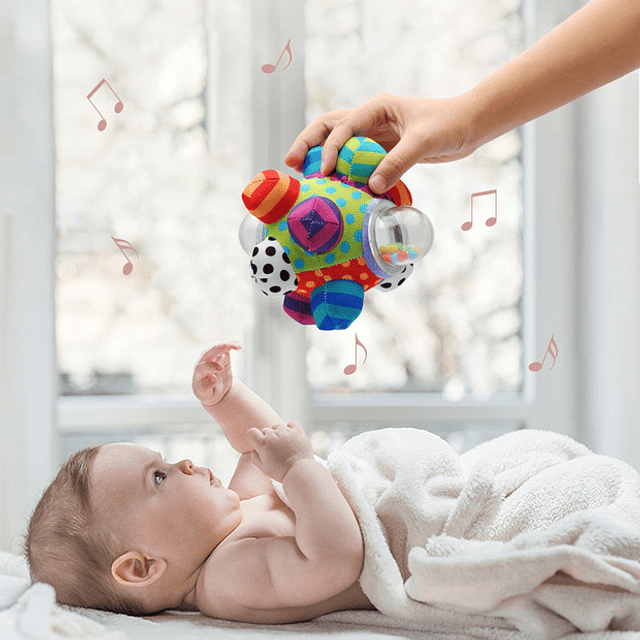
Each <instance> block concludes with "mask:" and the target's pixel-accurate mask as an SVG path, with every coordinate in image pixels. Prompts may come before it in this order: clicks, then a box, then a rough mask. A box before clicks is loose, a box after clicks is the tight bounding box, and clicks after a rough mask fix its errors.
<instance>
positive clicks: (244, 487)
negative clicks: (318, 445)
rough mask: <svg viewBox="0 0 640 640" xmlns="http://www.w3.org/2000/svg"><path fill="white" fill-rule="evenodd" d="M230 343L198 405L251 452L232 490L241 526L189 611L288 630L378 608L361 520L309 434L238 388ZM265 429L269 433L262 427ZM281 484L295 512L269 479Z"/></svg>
mask: <svg viewBox="0 0 640 640" xmlns="http://www.w3.org/2000/svg"><path fill="white" fill-rule="evenodd" d="M233 348H238V347H237V345H233V344H230V343H226V344H224V343H223V344H220V345H216V346H215V347H213V348H212V349H210V350H209V351H207V352H206V353H205V354H204V356H203V357H202V360H201V362H200V363H199V365H198V366H197V367H196V370H195V372H194V380H193V388H194V393H195V394H196V397H198V399H199V400H200V401H201V402H202V404H203V406H204V407H205V409H207V411H208V412H209V413H210V414H211V415H212V416H213V417H214V418H215V420H216V421H217V422H218V424H219V425H220V426H221V427H222V429H223V431H224V433H225V435H226V436H227V439H228V440H229V442H230V443H231V445H232V446H233V447H234V448H235V449H237V450H238V451H240V452H241V453H242V456H241V459H240V462H239V464H238V468H237V469H236V472H235V474H234V476H233V478H232V480H231V482H230V483H229V489H231V490H232V491H234V492H236V493H237V494H238V496H239V497H240V500H241V502H240V506H241V512H242V520H241V522H240V524H239V525H238V527H237V528H236V529H235V530H234V531H233V532H231V533H230V534H229V535H228V536H227V537H226V538H225V539H224V540H223V541H222V542H221V543H220V544H219V545H218V546H217V547H216V549H215V550H214V551H213V552H212V553H211V555H210V556H209V558H208V559H207V560H206V562H205V563H204V565H203V567H202V568H201V570H200V573H199V575H198V579H197V583H196V585H195V588H194V589H193V590H192V591H190V592H189V593H188V594H186V596H185V598H184V604H185V605H187V606H192V607H195V608H197V609H198V610H200V611H201V612H202V613H205V614H206V615H209V616H212V617H216V618H224V619H227V620H237V621H241V622H254V623H256V622H257V623H267V624H268V623H285V622H297V621H301V620H309V619H311V618H314V617H317V616H319V615H323V614H325V613H329V612H331V611H338V610H344V609H371V608H373V607H372V605H371V603H370V602H369V600H368V599H367V598H366V596H365V595H364V594H363V592H362V590H361V589H360V586H359V584H358V582H357V580H358V577H359V575H360V572H361V570H362V563H363V558H364V546H363V542H362V536H361V533H360V528H359V525H358V522H357V520H356V518H355V515H354V514H353V512H352V511H351V508H350V507H349V505H348V503H347V501H346V500H345V498H344V496H343V495H342V494H341V492H340V490H339V489H338V487H337V485H336V483H335V482H334V480H333V478H332V477H331V475H330V473H329V472H328V471H327V469H325V467H324V466H323V465H322V464H320V463H319V462H317V461H316V460H315V459H314V457H313V453H312V451H311V446H310V444H309V440H308V438H307V436H306V434H305V433H304V431H303V429H302V427H301V426H300V425H299V424H298V423H295V422H291V423H289V424H287V425H284V424H282V420H281V418H280V417H279V416H278V415H277V414H276V413H275V411H273V409H272V408H271V407H269V406H268V405H267V404H266V403H265V402H264V401H262V400H261V399H260V398H259V397H258V396H256V395H255V394H254V393H253V392H251V391H250V390H249V389H248V388H247V387H245V386H244V385H243V384H242V383H241V382H239V381H237V380H233V378H232V375H231V371H230V359H229V351H230V350H231V349H233ZM256 426H260V428H256ZM270 478H273V479H274V480H277V481H278V482H282V486H283V488H284V491H285V493H286V495H287V499H288V500H289V501H290V503H291V506H292V508H289V507H288V506H287V505H285V504H284V503H283V502H282V500H281V499H280V498H279V497H278V495H277V494H276V492H275V490H274V488H273V484H272V482H271V480H270Z"/></svg>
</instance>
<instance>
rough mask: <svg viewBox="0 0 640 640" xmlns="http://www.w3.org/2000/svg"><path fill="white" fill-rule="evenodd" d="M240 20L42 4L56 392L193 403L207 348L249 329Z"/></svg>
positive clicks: (174, 9) (183, 10)
mask: <svg viewBox="0 0 640 640" xmlns="http://www.w3.org/2000/svg"><path fill="white" fill-rule="evenodd" d="M223 5H224V6H223ZM227 5H230V6H227ZM247 11H248V9H247V5H246V3H237V4H236V3H226V4H224V3H213V2H212V3H207V2H205V1H204V0H181V2H176V3H167V2H161V3H156V2H148V1H147V0H130V1H128V2H127V3H125V4H122V3H114V2H110V1H108V0H92V2H78V1H77V0H53V1H52V33H53V47H54V104H55V127H56V207H57V236H58V245H57V264H56V270H57V284H56V311H57V345H58V361H59V366H60V370H61V373H62V374H63V375H62V392H63V393H68V394H79V393H84V394H86V393H90V394H93V393H98V394H100V393H162V394H177V395H182V394H190V393H191V392H190V381H191V375H192V372H193V365H194V363H195V361H196V360H197V358H198V356H199V355H200V353H201V352H202V351H203V349H204V348H205V347H206V345H207V344H208V343H210V342H212V341H213V340H215V339H219V338H224V337H228V336H237V337H240V338H243V336H244V333H245V332H246V331H247V329H248V327H249V326H250V325H251V323H252V315H253V310H252V305H251V297H252V283H251V279H250V278H249V277H248V272H247V261H246V255H245V254H244V253H243V252H242V249H241V247H240V244H239V242H238V239H237V230H238V226H239V223H240V219H241V217H242V215H243V213H244V212H243V208H242V203H241V200H240V193H241V192H242V188H243V187H244V184H245V183H246V180H247V175H249V171H250V169H249V157H250V152H249V137H248V131H247V127H246V123H247V122H248V121H249V100H248V99H247V96H248V92H249V86H248V82H249V81H248V76H249V74H248V73H247V67H248V55H249V54H248V53H245V52H244V51H243V50H241V49H238V48H237V39H235V38H234V33H235V30H237V29H240V28H241V27H242V25H243V24H246V21H247V16H246V15H245V13H247ZM232 54H233V55H232ZM103 79H104V80H106V82H102V80H103ZM91 94H93V95H91ZM90 95H91V101H89V100H88V99H87V96H90ZM119 102H121V103H122V109H121V110H120V109H119V104H118V103H119ZM92 105H93V106H92ZM94 107H95V108H94ZM98 112H99V113H100V114H101V115H99V114H98ZM101 118H104V120H105V122H106V127H103V126H102V125H100V127H99V126H98V125H99V124H100V122H101ZM125 267H126V269H127V270H128V273H127V272H123V269H124V268H125ZM240 360H241V357H240ZM239 368H240V369H241V368H242V363H241V361H240V362H239Z"/></svg>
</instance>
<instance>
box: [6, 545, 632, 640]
mask: <svg viewBox="0 0 640 640" xmlns="http://www.w3.org/2000/svg"><path fill="white" fill-rule="evenodd" d="M27 576H28V573H27V568H26V564H25V562H24V559H23V558H21V557H19V556H15V555H12V554H9V553H5V552H0V639H1V640H64V639H68V638H87V639H93V638H95V639H100V640H147V639H149V640H150V639H151V638H153V639H154V640H163V639H165V638H166V639H167V640H205V639H206V640H211V639H212V638H215V639H216V640H217V639H218V638H221V639H222V640H263V639H264V638H270V637H275V636H278V637H281V638H288V639H290V640H329V639H331V640H361V639H362V640H365V639H372V640H395V639H397V638H409V639H415V640H418V639H420V640H531V637H530V636H526V635H524V634H522V633H519V632H515V631H513V632H511V631H493V632H489V631H488V630H487V629H469V632H468V633H466V634H464V635H459V634H447V633H433V632H431V631H430V630H429V629H428V628H426V627H425V626H423V625H417V624H413V623H410V622H405V621H402V620H395V619H393V618H389V617H387V616H383V615H382V614H380V613H378V612H376V611H344V612H338V613H332V614H329V615H326V616H322V617H321V618H317V619H316V620H313V621H311V622H303V623H297V624H286V625H250V624H241V623H235V622H227V621H224V620H215V619H213V618H208V617H206V616H203V615H200V614H195V613H182V612H165V613H162V614H159V615H156V616H152V617H148V618H135V617H131V616H125V615H119V614H114V613H107V612H103V611H95V610H88V609H77V608H71V607H61V606H59V605H57V604H55V603H54V594H53V590H52V589H51V588H50V587H49V586H48V585H42V584H37V585H31V584H30V582H29V579H28V577H27ZM565 637H566V639H567V640H631V639H633V640H640V633H638V632H616V631H610V632H606V633H588V634H571V635H569V636H565Z"/></svg>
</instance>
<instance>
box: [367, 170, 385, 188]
mask: <svg viewBox="0 0 640 640" xmlns="http://www.w3.org/2000/svg"><path fill="white" fill-rule="evenodd" d="M369 187H370V188H371V190H372V191H376V192H377V193H382V192H383V191H386V189H385V183H384V178H383V177H382V176H381V175H378V174H376V175H375V176H373V177H372V178H371V180H369Z"/></svg>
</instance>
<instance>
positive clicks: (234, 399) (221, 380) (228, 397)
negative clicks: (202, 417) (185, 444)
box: [193, 342, 282, 453]
mask: <svg viewBox="0 0 640 640" xmlns="http://www.w3.org/2000/svg"><path fill="white" fill-rule="evenodd" d="M241 348H242V347H241V346H240V345H239V344H238V343H235V342H221V343H219V344H216V345H214V346H213V347H211V349H209V350H208V351H206V352H205V353H204V354H203V356H202V358H201V359H200V362H199V363H198V365H197V366H196V368H195V371H194V373H193V392H194V394H195V396H196V398H198V400H200V402H201V403H202V406H203V407H204V408H205V409H206V410H207V412H208V413H209V415H211V417H212V418H213V419H214V420H215V421H216V422H217V423H218V424H219V425H220V427H221V429H222V431H223V432H224V435H225V436H226V437H227V440H228V441H229V444H230V445H231V446H232V447H233V448H234V449H235V450H236V451H239V452H240V453H249V452H250V451H252V450H253V447H252V446H251V445H250V444H249V442H248V441H247V439H246V437H245V433H246V431H247V429H249V428H251V427H256V426H260V427H266V426H270V425H276V424H280V423H282V418H280V416H279V415H278V414H277V413H276V412H275V411H274V410H273V409H272V408H271V407H270V406H269V405H268V404H267V403H266V402H265V401H264V400H263V399H262V398H260V396H258V395H257V394H256V393H254V392H253V391H251V389H249V388H248V387H247V386H246V385H245V384H243V383H242V382H241V381H240V380H237V379H236V378H234V377H233V374H232V373H231V357H230V351H231V350H232V349H241Z"/></svg>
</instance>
